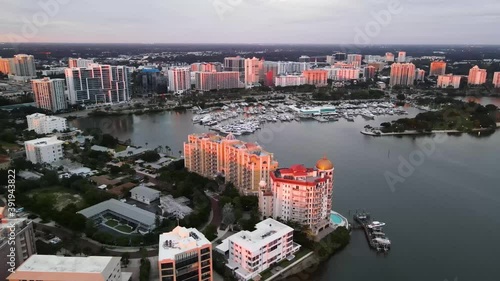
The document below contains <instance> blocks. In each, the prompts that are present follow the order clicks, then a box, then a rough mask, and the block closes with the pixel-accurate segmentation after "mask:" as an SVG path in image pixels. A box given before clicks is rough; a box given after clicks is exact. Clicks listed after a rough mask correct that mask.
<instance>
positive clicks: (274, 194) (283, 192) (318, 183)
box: [259, 157, 334, 235]
mask: <svg viewBox="0 0 500 281" xmlns="http://www.w3.org/2000/svg"><path fill="white" fill-rule="evenodd" d="M333 170H334V167H333V164H332V162H331V161H330V160H328V159H327V158H326V157H324V158H322V159H320V160H318V162H317V163H316V167H315V168H306V167H304V166H303V165H299V164H297V165H293V166H291V167H290V168H281V169H277V170H276V171H274V172H271V181H270V184H269V185H266V183H265V182H262V183H261V190H260V192H259V209H260V212H261V213H262V216H265V217H273V218H280V219H282V220H284V221H288V220H291V221H295V222H298V223H300V224H302V225H304V226H307V227H309V228H310V229H311V231H312V232H313V233H314V234H315V235H316V234H318V233H319V232H320V231H322V230H324V229H326V228H328V227H329V226H331V222H330V212H331V210H332V193H333Z"/></svg>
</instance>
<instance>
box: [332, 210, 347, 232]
mask: <svg viewBox="0 0 500 281" xmlns="http://www.w3.org/2000/svg"><path fill="white" fill-rule="evenodd" d="M331 215H335V216H337V217H340V218H341V219H342V222H341V223H337V222H334V221H333V220H332V219H331ZM330 221H331V222H332V224H333V228H337V227H339V226H343V227H346V228H347V227H348V226H349V221H348V220H347V218H346V217H344V216H343V215H341V214H340V213H337V212H335V211H333V210H332V211H331V213H330Z"/></svg>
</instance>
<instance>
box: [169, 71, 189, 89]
mask: <svg viewBox="0 0 500 281" xmlns="http://www.w3.org/2000/svg"><path fill="white" fill-rule="evenodd" d="M189 89H191V69H190V68H189V67H175V68H171V69H169V70H168V90H169V91H170V92H174V93H182V92H185V91H187V90H189Z"/></svg>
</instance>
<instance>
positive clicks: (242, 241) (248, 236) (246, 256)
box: [216, 218, 301, 281]
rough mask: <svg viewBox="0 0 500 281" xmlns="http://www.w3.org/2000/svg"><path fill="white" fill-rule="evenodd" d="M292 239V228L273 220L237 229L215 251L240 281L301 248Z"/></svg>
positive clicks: (248, 278) (249, 277)
mask: <svg viewBox="0 0 500 281" xmlns="http://www.w3.org/2000/svg"><path fill="white" fill-rule="evenodd" d="M300 247H301V246H300V245H299V244H297V243H295V242H293V228H291V227H289V226H287V225H285V224H283V223H281V222H278V221H276V220H273V219H270V218H269V219H265V220H263V221H261V222H259V223H258V224H257V225H255V230H254V231H240V232H238V233H236V234H233V235H231V236H229V237H228V238H226V239H224V240H223V241H222V243H221V244H220V245H218V246H217V247H216V250H217V251H218V252H220V253H223V254H224V255H225V256H226V258H227V259H228V262H227V264H226V266H227V267H228V268H229V269H231V270H233V272H234V273H235V275H236V277H237V278H238V279H239V280H245V281H246V280H252V279H253V278H255V277H257V275H259V273H261V272H262V271H264V270H266V269H267V268H269V267H270V266H271V265H273V264H276V263H278V262H280V261H282V260H284V259H286V258H288V257H292V256H293V254H294V253H296V252H297V251H298V250H299V249H300Z"/></svg>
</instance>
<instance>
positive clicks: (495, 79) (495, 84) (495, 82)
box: [493, 72, 500, 88]
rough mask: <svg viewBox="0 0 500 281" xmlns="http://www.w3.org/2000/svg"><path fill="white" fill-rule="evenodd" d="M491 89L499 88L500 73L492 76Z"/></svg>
mask: <svg viewBox="0 0 500 281" xmlns="http://www.w3.org/2000/svg"><path fill="white" fill-rule="evenodd" d="M493 87H495V88H500V72H495V73H494V74H493Z"/></svg>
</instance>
